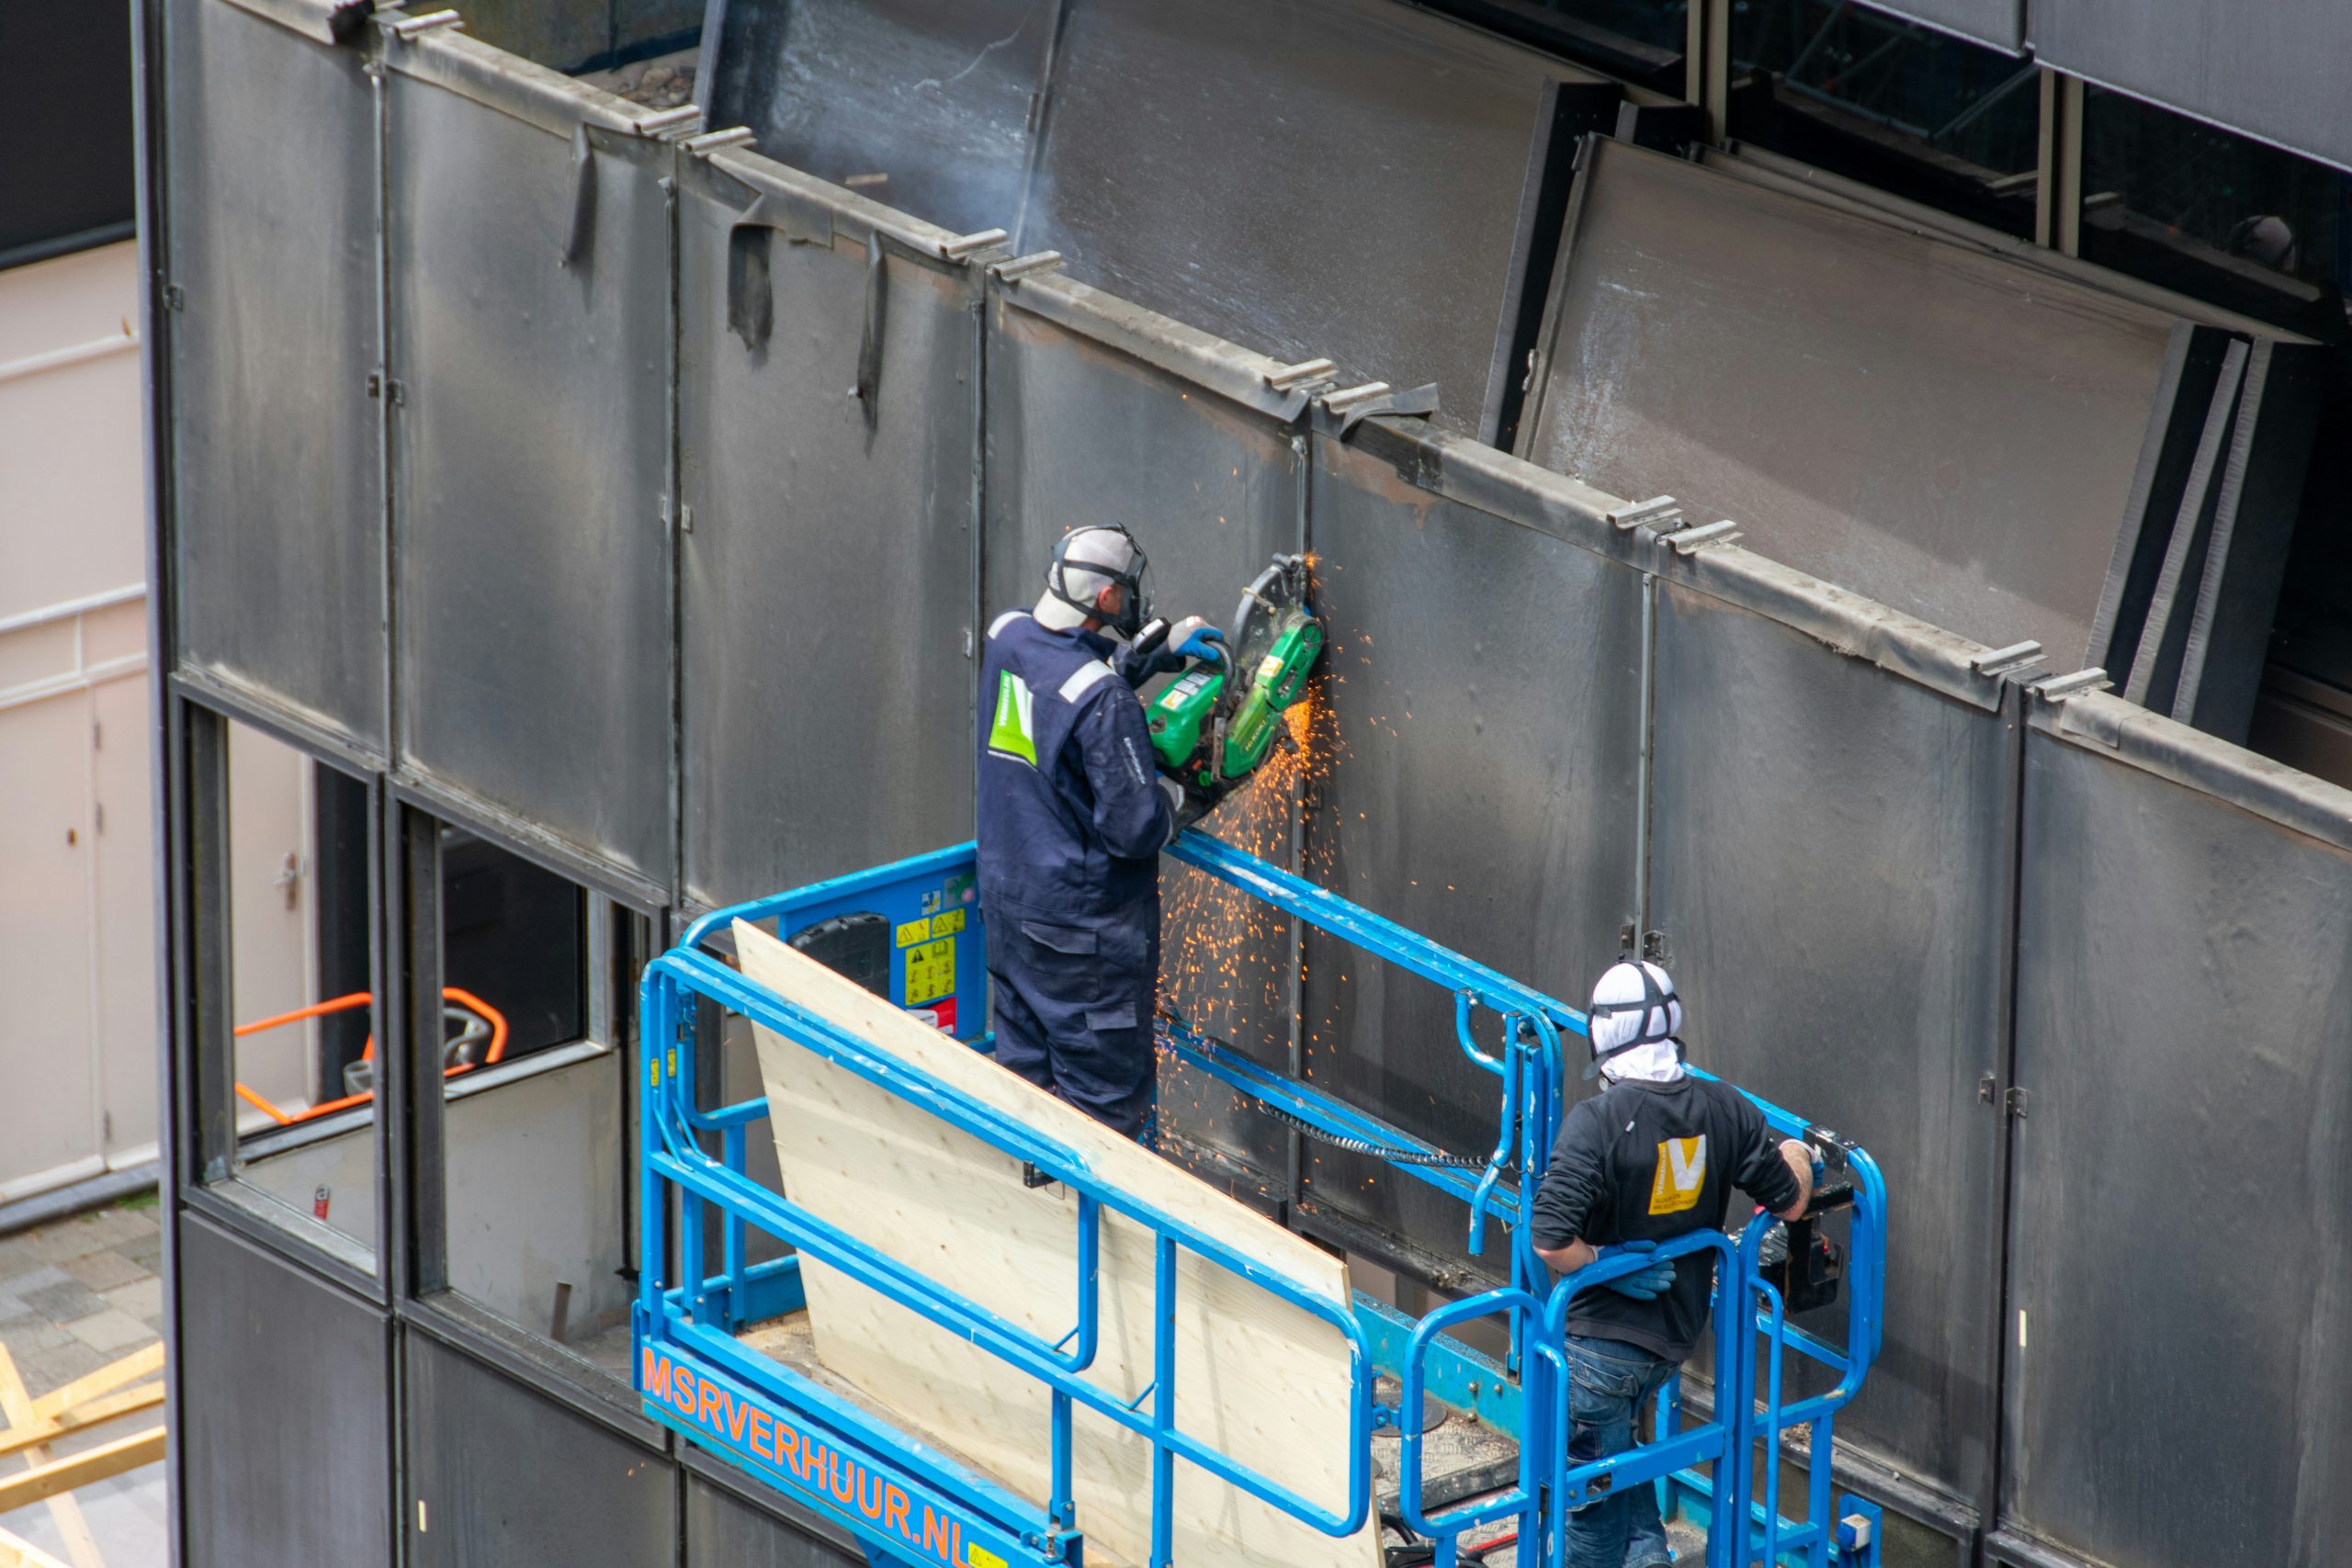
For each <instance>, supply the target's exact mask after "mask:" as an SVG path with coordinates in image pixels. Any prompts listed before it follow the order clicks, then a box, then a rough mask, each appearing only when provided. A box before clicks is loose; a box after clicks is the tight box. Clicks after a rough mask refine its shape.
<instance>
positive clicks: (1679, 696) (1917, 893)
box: [1651, 585, 2016, 1501]
mask: <svg viewBox="0 0 2352 1568" xmlns="http://www.w3.org/2000/svg"><path fill="white" fill-rule="evenodd" d="M1655 713H1656V716H1657V769H1656V773H1655V785H1654V794H1653V797H1652V807H1653V818H1652V820H1653V821H1654V822H1655V823H1656V824H1657V826H1656V829H1655V838H1654V840H1653V847H1652V851H1651V867H1652V875H1653V878H1654V882H1653V888H1652V905H1651V924H1652V925H1653V926H1654V927H1656V928H1657V929H1658V930H1660V931H1664V932H1665V933H1666V936H1667V941H1668V953H1669V962H1668V967H1669V968H1670V970H1671V971H1672V973H1673V976H1674V978H1675V983H1676V985H1677V987H1679V990H1680V991H1681V994H1682V996H1683V998H1684V999H1685V1002H1686V1004H1687V1006H1688V1009H1689V1024H1688V1028H1687V1030H1686V1032H1685V1041H1686V1043H1688V1044H1689V1045H1690V1047H1691V1058H1692V1060H1694V1061H1695V1062H1697V1063H1698V1064H1699V1065H1700V1066H1703V1067H1705V1068H1707V1069H1708V1070H1709V1071H1711V1072H1715V1073H1719V1074H1721V1075H1722V1076H1724V1077H1727V1078H1729V1079H1731V1080H1732V1081H1733V1082H1735V1083H1736V1084H1738V1085H1740V1086H1741V1087H1742V1088H1744V1089H1751V1090H1753V1091H1754V1092H1756V1093H1758V1094H1760V1095H1762V1096H1764V1097H1765V1098H1766V1099H1768V1100H1772V1101H1774V1102H1776V1103H1778V1104H1780V1105H1783V1106H1786V1107H1787V1108H1789V1109H1790V1110H1792V1111H1795V1112H1796V1113H1797V1114H1798V1115H1800V1116H1804V1117H1808V1118H1811V1119H1814V1120H1816V1121H1819V1122H1823V1123H1825V1124H1826V1125H1828V1126H1831V1127H1835V1128H1838V1129H1839V1130H1840V1131H1842V1132H1846V1133H1849V1134H1852V1135H1853V1136H1854V1137H1855V1138H1856V1139H1858V1140H1859V1141H1860V1143H1861V1144H1862V1145H1864V1146H1865V1147H1867V1148H1868V1149H1869V1150H1870V1151H1871V1154H1872V1155H1874V1156H1876V1157H1877V1158H1878V1161H1879V1163H1880V1165H1881V1167H1882V1168H1883V1169H1884V1171H1885V1174H1886V1181H1887V1187H1888V1190H1889V1197H1890V1202H1891V1205H1892V1211H1893V1212H1892V1215H1891V1218H1890V1220H1889V1224H1888V1233H1889V1241H1888V1247H1889V1252H1890V1257H1889V1259H1888V1269H1887V1287H1886V1295H1887V1322H1886V1337H1885V1349H1884V1353H1883V1356H1882V1358H1881V1359H1880V1361H1879V1363H1878V1365H1877V1366H1876V1367H1874V1368H1873V1369H1872V1370H1871V1381H1870V1385H1869V1387H1868V1388H1867V1390H1866V1391H1865V1392H1864V1393H1863V1395H1862V1398H1861V1401H1860V1404H1857V1405H1856V1407H1855V1408H1854V1410H1853V1412H1852V1414H1851V1415H1850V1416H1845V1417H1841V1418H1840V1419H1839V1422H1838V1436H1839V1438H1843V1439H1846V1440H1848V1441H1854V1442H1860V1443H1861V1444H1862V1445H1863V1446H1865V1447H1866V1448H1869V1449H1871V1450H1876V1451H1878V1452H1879V1453H1881V1454H1883V1455H1884V1456H1885V1457H1886V1458H1888V1459H1890V1460H1892V1461H1894V1462H1895V1463H1897V1464H1898V1465H1900V1466H1901V1467H1902V1468H1904V1469H1905V1470H1906V1471H1909V1472H1912V1473H1913V1474H1915V1475H1917V1477H1919V1478H1920V1479H1922V1480H1927V1481H1931V1482H1935V1483H1939V1484H1941V1485H1942V1486H1944V1487H1945V1488H1947V1489H1948V1490H1950V1491H1951V1492H1953V1493H1954V1494H1956V1495H1958V1496H1960V1497H1961V1498H1963V1499H1968V1500H1972V1501H1973V1498H1974V1497H1975V1495H1976V1491H1977V1488H1978V1487H1979V1485H1981V1483H1982V1482H1983V1479H1984V1475H1985V1465H1986V1463H1987V1460H1988V1440H1989V1435H1988V1434H1987V1433H1986V1432H1985V1430H1984V1429H1983V1427H1984V1426H1985V1419H1986V1417H1987V1415H1988V1406H1987V1404H1986V1392H1985V1376H1986V1374H1987V1371H1988V1370H1989V1360H1988V1358H1989V1354H1990V1347H1989V1337H1990V1335H1991V1332H1992V1329H1991V1325H1990V1324H1989V1323H1988V1322H1987V1321H1986V1320H1987V1319H1988V1318H1989V1317H1990V1315H1991V1308H1990V1304H1989V1303H1990V1297H1989V1295H1988V1293H1987V1287H1986V1280H1988V1278H1989V1277H1990V1276H1989V1270H1990V1269H1992V1268H1993V1267H1994V1265H1995V1262H1996V1258H1997V1256H1998V1247H1999V1235H2000V1233H1999V1225H1998V1221H1997V1207H1998V1201H1999V1187H1998V1158H1999V1147H2000V1145H1999V1135H2000V1126H1999V1117H1998V1113H1997V1112H1996V1110H1995V1109H1994V1108H1993V1107H1992V1106H1990V1105H1985V1104H1982V1103H1980V1102H1979V1100H1978V1098H1977V1082H1978V1079H1979V1077H1980V1076H1981V1075H1983V1074H1985V1073H1998V1072H1999V1071H2000V1069H2001V1066H2002V1061H2001V1046H2002V1043H2001V1033H2002V1027H2003V1018H2002V1014H2001V1000H2002V998H2001V944H2002V941H2003V938H2004V930H2003V926H2004V917H2005V913H2006V911H2005V908H2004V899H2003V896H2002V890H2003V888H2004V887H2005V886H2007V864H2008V857H2009V855H2010V854H2011V849H2010V839H2009V834H2010V831H2011V829H2010V819H2009V811H2010V807H2009V806H2008V797H2009V795H2010V793H2011V791H2012V789H2013V787H2014V779H2015V768H2016V760H2015V754H2014V752H2013V750H2011V748H2012V746H2013V745H2014V744H2015V730H2014V729H2013V728H2010V726H2009V723H2008V721H2007V720H2005V719H2004V718H2003V716H2001V715H1999V714H1997V713H1989V712H1986V711H1985V710H1983V709H1981V708H1976V707H1972V706H1970V705H1966V704H1963V703H1960V702H1956V701H1954V700H1952V699H1951V698H1950V697H1947V696H1944V695H1941V694H1938V693H1935V692H1930V691H1928V690H1927V689H1926V688H1924V687H1921V686H1917V685H1914V684H1912V683H1910V682H1906V681H1903V680H1900V679H1897V678H1895V677H1894V676H1891V675H1889V674H1887V673H1886V672H1884V671H1881V670H1879V669H1876V668H1874V667H1873V666H1872V665H1871V664H1870V663H1868V662H1865V661H1864V660H1859V659H1853V658H1849V657H1847V656H1845V655H1843V654H1840V653H1838V652H1836V651H1833V650H1832V649H1829V648H1827V647H1825V646H1824V645H1823V644H1821V643H1819V642H1817V641H1815V640H1814V639H1813V638H1811V637H1806V636H1804V635H1803V634H1802V633H1799V632H1796V631H1792V630H1791V629H1789V628H1788V627H1785V626H1780V625H1777V624H1775V623H1774V622H1772V621H1770V620H1767V619H1765V618H1764V617H1762V616H1760V615H1753V614H1750V613H1749V612H1747V611H1746V610H1742V609H1737V608H1735V607H1733V606H1732V605H1729V604H1725V603H1724V602H1723V601H1721V600H1719V599H1715V598H1713V597H1711V596H1709V595H1706V594H1702V593H1699V592H1693V591H1691V590H1690V589H1687V588H1683V587H1681V586H1679V585H1671V586H1667V587H1665V588H1663V589H1662V591H1661V592H1660V594H1659V605H1658V630H1657V699H1656V704H1655ZM1833 1326H1835V1325H1834V1323H1833Z"/></svg>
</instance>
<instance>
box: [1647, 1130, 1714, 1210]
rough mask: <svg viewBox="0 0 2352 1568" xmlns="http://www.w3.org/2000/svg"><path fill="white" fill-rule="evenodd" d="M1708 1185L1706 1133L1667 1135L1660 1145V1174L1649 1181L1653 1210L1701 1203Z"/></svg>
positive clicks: (1685, 1207) (1676, 1208)
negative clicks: (1700, 1194)
mask: <svg viewBox="0 0 2352 1568" xmlns="http://www.w3.org/2000/svg"><path fill="white" fill-rule="evenodd" d="M1706 1185H1707V1135H1706V1134H1704V1133H1702V1134H1699V1135H1698V1136H1697V1137H1695V1138H1668V1139H1666V1140H1665V1141H1663V1142H1661V1143H1660V1144H1659V1145H1658V1146H1657V1177H1656V1179H1653V1180H1652V1181H1651V1182H1650V1213H1653V1214H1679V1213H1682V1211H1683V1210H1685V1209H1695V1208H1697V1207H1698V1206H1699V1193H1700V1192H1701V1190H1703V1189H1704V1188H1705V1187H1706Z"/></svg>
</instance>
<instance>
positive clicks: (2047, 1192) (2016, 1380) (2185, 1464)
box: [2004, 728, 2352, 1568]
mask: <svg viewBox="0 0 2352 1568" xmlns="http://www.w3.org/2000/svg"><path fill="white" fill-rule="evenodd" d="M2026 756H2027V766H2026V792H2025V864H2026V868H2027V871H2026V880H2025V886H2024V898H2023V902H2022V909H2021V919H2020V927H2019V931H2018V939H2019V940H2018V1068H2017V1073H2018V1084H2019V1085H2020V1086H2021V1087H2022V1088H2023V1089H2025V1090H2026V1092H2027V1095H2028V1104H2027V1111H2028V1115H2027V1117H2026V1118H2025V1120H2024V1121H2022V1122H2019V1123H2018V1132H2017V1153H2016V1171H2015V1177H2014V1179H2013V1186H2014V1190H2015V1193H2016V1200H2015V1201H2016V1208H2015V1213H2014V1217H2013V1219H2012V1222H2011V1224H2012V1230H2011V1237H2010V1261H2009V1271H2010V1284H2009V1289H2010V1296H2011V1313H2010V1316H2009V1321H2008V1322H2007V1325H2006V1331H2007V1335H2008V1337H2009V1341H2008V1350H2007V1357H2008V1371H2007V1376H2006V1378H2005V1380H2004V1382H2005V1397H2006V1402H2007V1423H2008V1426H2007V1453H2008V1461H2007V1467H2006V1473H2007V1488H2006V1495H2005V1498H2004V1509H2005V1512H2006V1513H2007V1517H2008V1518H2009V1520H2010V1521H2011V1522H2012V1523H2013V1524H2016V1525H2021V1526H2023V1527H2024V1528H2026V1529H2030V1530H2031V1531H2032V1532H2033V1533H2035V1534H2036V1535H2038V1536H2040V1537H2041V1538H2042V1539H2043V1540H2048V1541H2050V1542H2052V1543H2053V1544H2056V1545H2059V1546H2061V1547H2064V1548H2065V1549H2067V1550H2069V1551H2075V1552H2079V1553H2082V1554H2085V1555H2088V1556H2093V1557H2097V1558H2098V1559H2100V1560H2102V1561H2105V1562H2128V1563H2134V1564H2146V1565H2147V1568H2200V1565H2202V1564H2206V1563H2214V1562H2247V1563H2253V1562H2261V1563H2277V1564H2279V1565H2281V1568H2323V1565H2324V1564H2331V1563H2337V1562H2344V1561H2346V1559H2347V1558H2352V1490H2347V1489H2346V1486H2345V1484H2344V1479H2345V1477H2346V1475H2347V1474H2352V1409H2347V1406H2346V1402H2345V1401H2344V1399H2343V1398H2342V1396H2341V1391H2342V1390H2344V1389H2345V1388H2346V1387H2352V1342H2348V1341H2347V1340H2346V1337H2345V1335H2344V1333H2343V1332H2342V1325H2343V1324H2344V1323H2345V1322H2346V1317H2347V1314H2352V1267H2347V1258H2352V1253H2348V1252H2347V1247H2352V1243H2347V1241H2346V1238H2347V1237H2348V1236H2352V1123H2347V1120H2346V1107H2347V1106H2352V1052H2347V1051H2346V1025H2345V1020H2346V1017H2347V1016H2352V969H2347V966H2346V963H2345V955H2346V953H2347V952H2352V852H2346V851H2345V850H2344V849H2341V848H2338V847H2336V846H2335V845H2331V844H2326V843H2323V842H2321V841H2319V840H2314V839H2311V838H2307V837H2304V836H2303V835H2301V834H2299V833H2296V832H2294V831H2292V830H2291V829H2287V828H2284V827H2281V826H2279V825H2278V824H2277V823H2274V822H2271V821H2268V820H2266V819H2265V818H2260V817H2257V816H2256V815H2254V814H2253V813H2252V812H2249V811H2247V810H2245V809H2243V808H2241V807H2236V806H2233V805H2230V804H2228V803H2226V802H2224V801H2222V800H2220V799H2217V798H2215V797H2213V796H2211V795H2205V794H2202V793H2200V792H2199V791H2197V790H2193V789H2189V788H2186V787H2184V786H2182V785H2180V784H2173V783H2170V782H2168V781H2166V780H2165V779H2161V778H2158V777H2155V776H2154V775H2152V774H2149V773H2143V772H2142V771H2140V770H2139V769H2137V768H2135V767H2132V766H2131V765H2129V764H2127V763H2124V762H2121V761H2116V760H2114V759H2112V758H2110V757H2107V756H2102V755H2099V754H2098V752H2097V751H2096V750H2093V749H2091V748H2087V747H2083V746H2077V745H2075V744H2073V743H2071V742H2069V741H2066V740H2064V739H2057V738H2055V737H2053V736H2052V735H2049V734H2046V733H2044V732H2043V731H2042V730H2041V728H2036V729H2035V730H2034V731H2033V733H2031V734H2030V737H2029V738H2028V750H2027V753H2026ZM2248 761H2250V762H2251V761H2252V760H2251V759H2248ZM2256 766H2257V767H2258V766H2259V764H2256Z"/></svg>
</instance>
